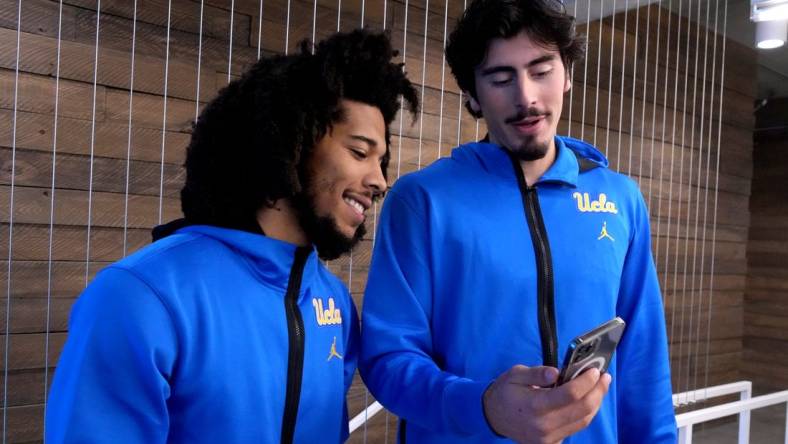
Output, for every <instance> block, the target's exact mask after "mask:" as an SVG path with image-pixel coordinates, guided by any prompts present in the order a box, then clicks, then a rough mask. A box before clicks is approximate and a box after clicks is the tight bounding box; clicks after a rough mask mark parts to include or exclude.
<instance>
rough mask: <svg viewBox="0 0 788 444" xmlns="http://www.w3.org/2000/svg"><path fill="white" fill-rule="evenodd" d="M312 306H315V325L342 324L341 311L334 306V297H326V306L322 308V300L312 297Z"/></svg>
mask: <svg viewBox="0 0 788 444" xmlns="http://www.w3.org/2000/svg"><path fill="white" fill-rule="evenodd" d="M312 307H314V308H315V316H316V317H317V325H320V326H323V325H339V324H342V313H341V312H340V311H339V309H338V308H335V306H334V298H328V308H327V309H323V300H322V299H319V298H312Z"/></svg>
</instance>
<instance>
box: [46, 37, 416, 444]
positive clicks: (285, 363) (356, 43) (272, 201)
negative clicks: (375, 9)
mask: <svg viewBox="0 0 788 444" xmlns="http://www.w3.org/2000/svg"><path fill="white" fill-rule="evenodd" d="M395 55H396V54H395V53H394V51H393V50H392V48H391V44H390V42H389V40H388V38H387V37H386V36H385V35H383V34H377V33H373V32H370V31H366V30H363V31H361V30H359V31H354V32H351V33H348V34H336V35H334V36H332V37H330V38H328V39H326V40H324V41H323V42H321V43H319V44H318V45H317V46H316V48H315V51H314V54H312V52H311V49H310V48H308V46H307V44H306V43H305V44H304V45H302V49H301V52H300V53H298V54H295V55H289V56H273V57H270V58H264V59H262V60H260V61H259V62H257V63H256V64H255V65H254V66H253V67H252V68H251V69H250V70H249V71H248V72H247V73H245V74H244V75H243V77H242V78H241V79H239V80H236V81H234V82H232V83H230V84H229V85H228V86H227V87H226V88H224V89H223V90H222V91H221V92H220V93H219V95H218V97H217V98H215V99H214V100H213V101H212V102H211V103H209V104H208V105H207V106H206V108H205V110H204V111H203V112H202V113H201V115H200V117H199V119H198V121H197V122H196V124H195V126H194V132H193V134H192V139H191V143H190V144H189V147H188V152H187V157H186V184H185V186H184V188H183V190H182V193H181V202H182V207H183V212H184V216H185V219H183V220H181V221H176V222H174V223H171V224H168V225H167V226H163V227H158V228H157V229H156V230H155V237H156V238H157V239H158V240H157V241H156V242H154V243H153V244H152V245H150V246H148V247H146V248H143V249H142V250H140V251H138V252H136V253H135V254H133V255H131V256H129V257H127V258H125V259H123V260H121V261H119V262H117V263H115V264H113V265H111V266H109V267H107V268H106V269H104V270H102V271H101V272H100V274H99V275H98V276H97V277H96V279H95V280H94V281H93V282H92V283H91V284H90V286H88V288H87V289H86V290H85V291H84V293H83V294H82V295H81V296H80V298H79V300H78V301H77V303H76V305H75V307H74V310H73V312H72V316H71V321H70V331H69V337H68V341H67V342H66V345H65V348H64V350H63V353H62V355H61V357H60V362H59V364H58V367H57V371H56V372H55V378H54V383H53V386H52V390H51V394H50V397H49V403H48V409H47V412H46V441H47V442H48V443H52V444H55V443H72V442H107V443H113V444H116V443H145V444H149V443H164V442H172V443H250V442H259V443H276V442H281V443H292V442H301V443H305V442H317V441H321V442H329V443H331V442H333V443H336V442H341V441H344V440H345V439H346V438H347V435H348V421H347V409H346V406H345V396H346V393H347V390H348V388H349V386H350V383H351V380H352V378H353V373H354V371H355V367H356V360H357V354H358V351H357V348H358V338H357V336H358V317H357V314H356V310H355V307H354V305H353V301H352V299H351V298H350V294H349V293H348V290H347V288H346V287H345V286H344V285H343V284H342V283H341V282H340V281H339V279H337V277H335V276H333V275H332V274H331V273H330V272H329V271H328V270H327V269H326V268H325V266H324V265H323V264H322V263H321V262H320V260H319V259H318V256H319V257H320V258H323V259H334V258H336V257H338V256H340V255H341V254H344V253H346V252H348V251H349V250H350V249H351V248H352V247H353V246H354V245H355V244H356V243H357V242H358V241H359V240H360V239H361V237H362V236H363V234H364V221H365V218H366V212H367V210H368V209H369V208H370V206H371V205H372V203H373V202H374V201H375V200H376V199H378V198H379V197H380V196H381V195H382V194H383V192H384V191H385V190H386V167H387V164H388V160H389V138H390V137H389V131H388V125H389V124H390V123H391V121H392V120H393V119H394V117H395V115H396V113H397V112H398V111H399V109H400V106H401V105H400V98H402V99H403V100H405V101H407V102H408V104H409V107H408V108H409V110H410V111H411V112H412V113H413V114H414V115H415V113H416V110H417V108H418V99H417V96H416V92H415V90H414V88H413V86H412V85H411V83H410V82H409V81H408V80H407V78H406V77H405V74H404V72H403V71H402V65H401V64H395V63H392V58H393V57H394V56H395Z"/></svg>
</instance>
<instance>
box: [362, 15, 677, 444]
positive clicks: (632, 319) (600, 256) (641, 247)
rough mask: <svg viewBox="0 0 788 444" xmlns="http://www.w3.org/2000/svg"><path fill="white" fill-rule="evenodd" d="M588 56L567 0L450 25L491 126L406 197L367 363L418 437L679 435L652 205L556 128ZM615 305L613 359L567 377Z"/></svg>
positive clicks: (457, 54) (450, 51)
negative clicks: (573, 71) (620, 329)
mask: <svg viewBox="0 0 788 444" xmlns="http://www.w3.org/2000/svg"><path fill="white" fill-rule="evenodd" d="M583 52H584V44H583V42H582V40H580V39H579V38H578V37H577V36H576V35H575V31H574V19H573V18H572V17H570V16H568V15H566V13H565V11H564V9H563V6H562V5H561V4H560V3H559V2H558V1H557V0H476V1H474V2H473V3H471V4H470V6H469V7H468V9H467V10H466V12H465V14H464V15H463V17H462V19H461V20H460V22H459V23H458V25H457V27H456V29H455V30H454V32H453V33H452V34H451V36H450V38H449V42H448V45H447V48H446V59H447V61H448V63H449V66H450V67H451V68H452V72H453V73H454V75H455V77H456V79H457V83H458V84H459V86H460V88H461V89H462V90H463V91H464V92H465V93H466V94H467V95H466V98H467V103H466V106H467V107H468V109H469V110H470V112H471V113H472V114H473V115H474V116H476V117H483V118H484V119H485V121H486V123H487V128H488V130H489V133H488V136H487V137H486V138H485V139H484V140H482V141H480V142H477V143H469V144H465V145H462V146H460V147H458V148H456V149H455V150H453V152H452V154H451V157H449V158H444V159H441V160H439V161H437V162H435V163H434V164H433V165H431V166H429V167H427V168H425V169H424V170H421V171H419V172H416V173H413V174H410V175H407V176H404V177H402V178H401V179H400V180H398V181H397V183H396V184H395V186H394V187H393V189H392V190H391V191H390V192H389V193H388V195H387V198H386V202H385V204H384V207H383V210H382V213H381V217H380V220H379V231H378V235H377V237H376V243H375V249H374V252H373V259H372V264H371V268H370V273H369V280H368V284H367V289H366V294H365V299H364V310H363V315H362V326H363V330H362V347H361V357H360V361H359V368H360V370H361V374H362V377H363V378H364V381H365V382H366V384H367V386H368V387H369V389H370V391H371V392H372V394H373V395H374V396H375V397H376V398H377V399H378V400H379V401H380V402H381V403H382V404H383V405H384V406H385V407H387V408H388V409H390V410H391V411H392V412H394V413H395V414H397V415H399V416H400V429H399V436H400V439H401V440H402V442H418V443H438V442H441V443H463V442H467V443H471V442H474V443H482V442H497V441H498V440H499V439H500V438H504V437H505V438H509V439H512V440H514V441H517V442H521V443H556V442H561V441H562V440H563V442H564V443H570V442H571V443H614V442H624V443H668V442H671V443H672V442H675V440H676V435H675V434H676V424H675V419H674V413H673V406H672V402H671V385H670V369H669V365H668V354H667V341H666V334H665V321H664V313H663V307H662V300H661V296H660V291H659V286H658V282H657V275H656V272H655V269H654V264H653V261H652V258H651V251H650V245H651V237H650V235H649V222H648V212H647V209H646V206H645V203H644V202H643V198H642V196H641V194H640V192H639V190H638V188H637V185H636V184H635V183H634V182H633V181H632V180H630V179H628V178H626V177H624V176H623V175H620V174H617V173H614V172H611V171H610V170H608V169H607V160H606V159H605V157H604V156H603V155H602V154H601V153H600V152H599V151H598V150H596V149H595V148H594V147H592V146H590V145H588V144H586V143H585V142H582V141H580V140H576V139H571V138H568V137H561V136H556V128H557V126H558V121H559V119H560V116H561V110H562V106H563V99H564V94H565V93H566V92H567V91H569V89H570V87H571V79H570V77H569V68H570V67H571V65H572V63H574V62H575V61H576V60H578V59H579V58H580V57H582V55H583ZM615 316H620V317H622V318H623V319H624V320H625V321H626V323H627V330H626V332H625V333H624V337H623V339H622V341H621V343H620V344H619V346H618V350H617V351H616V354H615V355H614V358H613V361H612V362H611V363H610V366H609V368H608V372H607V373H605V374H600V372H599V370H598V369H597V368H591V369H590V370H588V371H586V372H583V373H581V374H580V375H579V376H578V377H577V378H575V379H573V380H571V381H569V382H567V383H565V384H563V385H560V386H558V387H554V384H555V383H556V381H557V377H558V373H559V371H558V369H557V368H558V367H560V366H561V364H562V362H561V361H560V359H562V358H563V351H564V350H566V348H567V346H568V344H569V342H570V341H571V340H572V338H574V337H575V336H578V335H580V334H583V333H585V332H586V331H589V330H591V329H592V328H594V327H596V326H598V325H600V324H602V323H603V322H605V321H608V320H610V319H612V318H614V317H615ZM611 377H612V378H611Z"/></svg>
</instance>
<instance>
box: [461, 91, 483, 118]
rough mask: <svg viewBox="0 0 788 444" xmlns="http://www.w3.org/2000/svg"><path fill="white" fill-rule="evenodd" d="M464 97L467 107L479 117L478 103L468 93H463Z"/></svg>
mask: <svg viewBox="0 0 788 444" xmlns="http://www.w3.org/2000/svg"><path fill="white" fill-rule="evenodd" d="M463 93H464V94H465V97H467V98H468V106H469V107H470V108H471V111H473V112H474V113H475V114H478V115H481V113H482V107H481V105H479V102H478V101H477V100H476V99H475V98H474V97H473V96H472V95H471V94H470V93H468V91H463Z"/></svg>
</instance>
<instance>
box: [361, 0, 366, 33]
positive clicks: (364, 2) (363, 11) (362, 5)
mask: <svg viewBox="0 0 788 444" xmlns="http://www.w3.org/2000/svg"><path fill="white" fill-rule="evenodd" d="M366 6H367V5H366V1H364V0H361V27H362V28H363V27H364V13H365V12H366Z"/></svg>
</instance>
